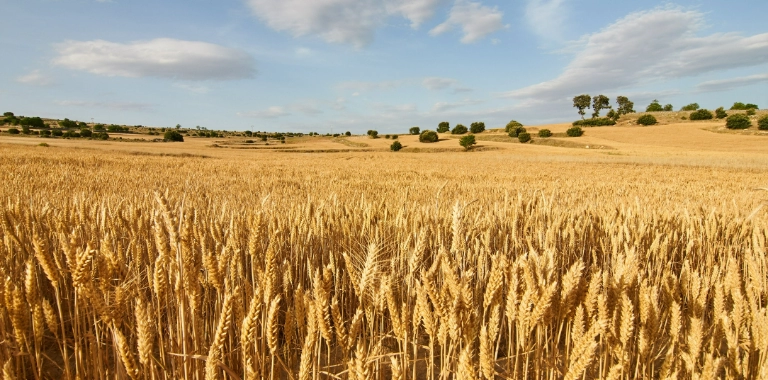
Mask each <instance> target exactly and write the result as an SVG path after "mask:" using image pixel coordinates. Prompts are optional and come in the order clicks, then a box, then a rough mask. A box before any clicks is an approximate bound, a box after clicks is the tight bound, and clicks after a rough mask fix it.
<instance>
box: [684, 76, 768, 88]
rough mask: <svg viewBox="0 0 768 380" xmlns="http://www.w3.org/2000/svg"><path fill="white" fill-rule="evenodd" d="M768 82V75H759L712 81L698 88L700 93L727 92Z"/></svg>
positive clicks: (701, 84)
mask: <svg viewBox="0 0 768 380" xmlns="http://www.w3.org/2000/svg"><path fill="white" fill-rule="evenodd" d="M763 82H768V74H757V75H750V76H746V77H738V78H728V79H721V80H711V81H707V82H702V83H699V85H698V86H696V90H697V91H698V92H713V91H727V90H731V89H734V88H738V87H744V86H751V85H753V84H759V83H763Z"/></svg>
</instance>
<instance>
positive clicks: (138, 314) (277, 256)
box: [0, 125, 768, 380]
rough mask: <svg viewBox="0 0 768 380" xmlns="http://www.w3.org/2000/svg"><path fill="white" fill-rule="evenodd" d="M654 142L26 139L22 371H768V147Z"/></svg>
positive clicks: (14, 192)
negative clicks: (216, 145)
mask: <svg viewBox="0 0 768 380" xmlns="http://www.w3.org/2000/svg"><path fill="white" fill-rule="evenodd" d="M651 128H654V127H651ZM657 128H661V127H657ZM680 128H687V127H680ZM628 129H631V130H635V131H637V130H640V128H628V127H615V128H595V129H588V130H587V136H586V137H585V138H583V139H584V140H582V141H584V143H589V144H592V143H594V141H609V140H610V139H615V140H614V141H615V143H616V145H617V147H618V148H617V149H618V150H617V153H622V154H633V155H635V156H631V157H606V156H605V155H604V153H605V152H603V153H599V152H589V151H586V150H580V149H570V150H568V149H561V150H557V149H559V148H556V147H547V146H536V145H531V144H508V143H499V142H495V143H494V142H484V144H489V147H494V148H495V149H499V150H496V151H493V152H477V153H474V154H464V153H458V152H447V153H435V154H407V153H402V152H401V153H402V154H400V153H391V152H361V151H359V150H356V149H352V147H349V148H348V149H347V152H339V151H338V150H331V151H333V152H335V154H324V153H315V154H296V153H290V152H289V151H286V152H266V151H265V152H258V151H244V150H229V149H209V148H204V145H203V144H206V143H205V142H202V143H199V144H198V145H189V144H188V143H184V144H160V145H156V146H161V147H163V149H164V151H163V152H154V154H155V155H144V154H138V155H137V154H135V153H131V152H135V150H136V147H137V145H136V144H133V143H132V144H126V146H128V147H129V149H130V150H127V151H124V152H121V151H119V150H120V149H122V145H119V143H115V142H109V143H104V144H103V145H96V146H95V148H94V149H91V150H83V149H73V148H76V146H74V145H73V144H74V143H71V144H70V143H69V142H67V141H59V140H55V141H52V143H53V145H55V146H56V149H52V150H49V151H50V152H55V154H50V155H41V154H40V152H41V150H40V149H38V148H36V147H34V146H24V145H16V146H13V145H0V157H2V160H0V184H2V185H0V226H1V227H0V278H2V279H3V281H0V334H2V344H0V365H2V366H3V374H4V375H3V377H4V378H29V379H44V378H65V379H76V378H80V379H118V378H119V379H127V378H136V379H165V378H168V379H175V378H189V379H218V378H228V379H257V378H264V379H267V378H269V379H278V378H280V379H310V378H312V379H320V378H339V379H344V380H346V379H389V378H397V379H406V378H407V379H430V380H436V379H450V378H458V379H465V378H471V379H480V378H486V379H491V378H530V379H553V378H568V379H581V378H616V379H630V378H632V379H634V378H681V379H698V378H718V377H724V378H746V379H758V378H766V377H768V304H767V303H768V281H766V278H767V277H768V275H767V273H768V263H766V250H765V241H766V237H767V235H768V231H767V230H766V222H768V217H767V214H766V213H765V211H762V210H758V212H753V211H754V210H756V209H758V207H759V206H760V205H761V204H762V203H763V201H764V200H765V199H766V198H768V193H764V192H763V193H760V192H757V191H755V190H754V189H755V188H758V187H761V186H762V187H764V185H765V178H764V177H763V176H762V174H763V173H764V172H765V171H764V169H765V166H766V165H765V158H764V155H761V154H759V153H751V155H750V156H746V155H745V154H746V153H743V152H742V153H740V154H741V156H737V157H739V158H740V157H751V159H752V161H750V162H742V161H736V160H735V161H733V162H732V163H731V164H729V165H726V166H718V165H710V164H708V162H710V161H706V160H699V161H697V160H698V157H699V156H697V155H696V154H695V153H694V152H690V153H689V156H686V158H685V160H690V162H691V163H696V164H690V165H688V164H686V165H679V163H681V162H682V161H674V160H673V159H672V158H663V159H661V160H662V161H659V162H652V161H650V160H651V158H654V157H655V156H653V157H652V154H658V152H664V150H663V148H664V147H665V146H663V145H662V146H661V147H656V148H654V147H652V146H650V145H646V146H640V145H634V146H632V147H631V148H628V147H627V146H628V145H627V144H628V143H624V142H622V141H623V140H621V139H623V138H624V136H625V135H626V132H623V131H626V130H628ZM642 130H647V129H642ZM684 130H685V131H688V132H690V133H695V134H693V135H692V136H693V137H694V138H700V139H704V138H705V137H704V136H709V135H712V136H715V137H718V138H719V136H720V135H718V134H713V133H711V132H708V131H702V130H701V129H700V126H698V125H694V127H692V128H690V129H684ZM658 131H663V129H658ZM692 131H699V132H700V133H701V134H698V132H692ZM622 132H623V133H624V134H622ZM659 133H661V132H659ZM726 137H729V138H741V139H751V138H755V137H751V136H726ZM642 139H643V138H640V140H642ZM25 140H26V139H25ZM405 140H407V139H405ZM575 140H577V139H575ZM317 141H318V142H317V144H316V145H312V144H308V143H301V144H297V146H301V147H302V148H300V150H302V151H304V152H306V151H311V150H313V149H314V150H323V149H325V146H326V145H325V144H329V145H330V146H338V143H335V142H332V141H328V140H327V139H326V140H325V141H319V140H317ZM665 141H668V140H665ZM744 141H747V142H745V143H744V145H746V146H749V145H750V144H751V142H750V141H751V140H744ZM32 142H37V140H32ZM449 142H453V143H455V141H453V140H450V141H449ZM366 143H368V141H366ZM390 143H391V141H390ZM405 143H406V145H416V144H417V143H415V142H411V141H408V140H407V141H405ZM441 143H442V142H441ZM441 143H438V144H435V149H443V145H440V144H441ZM676 143H677V142H675V140H674V139H673V141H672V144H676ZM68 144H69V145H68ZM193 144H194V143H193ZM302 144H304V145H302ZM377 144H379V142H378V141H373V142H370V145H371V148H375V149H378V145H377ZM733 144H734V145H735V142H734V143H733ZM703 145H704V146H706V144H703ZM139 146H140V145H139ZM190 146H193V147H195V148H194V149H192V150H190V149H189V147H190ZM500 146H504V147H508V148H505V149H507V150H501V149H502V148H500ZM673 146H674V145H673ZM726 146H728V145H727V144H726ZM185 147H186V148H185ZM446 147H453V144H451V145H449V146H446ZM101 148H103V149H104V150H101ZM720 148H721V149H725V148H723V147H722V145H721V146H720ZM147 149H149V148H147ZM654 149H656V150H654ZM116 150H117V151H116ZM561 151H563V152H568V154H569V155H559V156H558V155H553V154H552V152H561ZM191 152H196V153H195V154H203V152H204V153H205V156H206V157H215V159H210V158H204V157H199V156H191V155H187V156H183V155H182V154H185V153H186V154H192V153H191ZM542 152H544V154H542ZM645 152H648V153H647V155H648V156H644V155H643V154H646V153H645ZM708 154H709V153H708ZM711 154H713V155H714V154H716V152H715V153H711ZM729 154H736V153H734V152H730V153H729ZM246 157H249V158H251V159H244V158H246ZM670 157H671V156H670ZM713 157H714V158H712V162H714V161H715V160H716V159H717V156H716V155H715V156H713ZM654 159H655V158H654ZM622 160H624V161H622ZM675 160H677V158H675ZM685 162H688V161H685Z"/></svg>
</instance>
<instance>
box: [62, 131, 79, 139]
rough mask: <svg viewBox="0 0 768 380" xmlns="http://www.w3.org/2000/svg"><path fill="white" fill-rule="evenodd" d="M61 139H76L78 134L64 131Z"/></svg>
mask: <svg viewBox="0 0 768 380" xmlns="http://www.w3.org/2000/svg"><path fill="white" fill-rule="evenodd" d="M62 137H70V138H77V137H80V133H77V132H75V131H66V132H64V134H63V135H62Z"/></svg>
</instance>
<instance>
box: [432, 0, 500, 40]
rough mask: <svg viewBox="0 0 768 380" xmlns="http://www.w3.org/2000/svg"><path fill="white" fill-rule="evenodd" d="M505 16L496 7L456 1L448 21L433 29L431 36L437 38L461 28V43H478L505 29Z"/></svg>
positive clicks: (464, 0) (461, 0)
mask: <svg viewBox="0 0 768 380" xmlns="http://www.w3.org/2000/svg"><path fill="white" fill-rule="evenodd" d="M503 16H504V13H503V12H501V11H499V10H498V9H497V8H496V7H493V8H491V7H488V6H484V5H482V4H481V3H476V2H471V1H467V0H456V3H455V4H454V5H453V8H451V13H450V15H449V16H448V19H447V20H446V21H445V22H443V23H442V24H440V25H438V26H436V27H435V28H433V29H432V30H431V31H430V32H429V34H431V35H433V36H436V35H439V34H443V33H445V32H447V31H449V30H452V29H453V28H455V27H460V28H461V30H462V32H463V33H464V36H463V37H462V38H461V42H463V43H465V44H468V43H472V42H477V41H479V40H480V39H482V38H483V37H485V36H487V35H489V34H491V33H493V32H496V31H498V30H500V29H502V28H504V24H502V22H501V20H502V17H503Z"/></svg>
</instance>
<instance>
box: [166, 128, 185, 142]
mask: <svg viewBox="0 0 768 380" xmlns="http://www.w3.org/2000/svg"><path fill="white" fill-rule="evenodd" d="M163 139H164V140H165V141H178V142H183V141H184V136H182V135H181V133H179V132H177V131H174V130H168V131H166V132H165V134H163Z"/></svg>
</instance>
